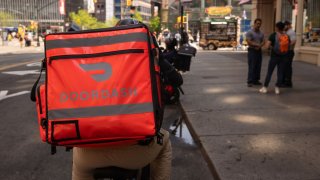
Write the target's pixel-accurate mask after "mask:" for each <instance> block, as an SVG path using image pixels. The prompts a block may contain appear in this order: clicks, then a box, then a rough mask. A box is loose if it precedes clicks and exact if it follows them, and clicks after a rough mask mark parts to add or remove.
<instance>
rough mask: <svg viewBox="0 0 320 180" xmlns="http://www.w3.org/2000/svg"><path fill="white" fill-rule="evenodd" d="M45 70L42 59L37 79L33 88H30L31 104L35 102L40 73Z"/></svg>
mask: <svg viewBox="0 0 320 180" xmlns="http://www.w3.org/2000/svg"><path fill="white" fill-rule="evenodd" d="M45 69H46V63H45V59H42V61H41V69H40V74H39V77H38V79H37V80H36V82H35V83H34V84H33V87H32V90H31V94H30V99H31V101H33V102H35V101H36V88H37V86H38V83H39V81H40V78H41V74H42V71H43V70H45Z"/></svg>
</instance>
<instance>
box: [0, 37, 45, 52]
mask: <svg viewBox="0 0 320 180" xmlns="http://www.w3.org/2000/svg"><path fill="white" fill-rule="evenodd" d="M43 52H44V48H43V43H41V44H40V47H37V46H36V42H32V46H30V47H22V48H21V47H20V43H19V41H18V40H16V39H14V40H13V41H11V42H9V43H8V42H7V44H6V45H2V42H1V41H0V55H1V54H23V53H43Z"/></svg>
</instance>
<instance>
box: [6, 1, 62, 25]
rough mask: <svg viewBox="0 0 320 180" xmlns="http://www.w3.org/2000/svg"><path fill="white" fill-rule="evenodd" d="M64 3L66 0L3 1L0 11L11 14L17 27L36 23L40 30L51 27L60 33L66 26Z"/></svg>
mask: <svg viewBox="0 0 320 180" xmlns="http://www.w3.org/2000/svg"><path fill="white" fill-rule="evenodd" d="M64 3H65V1H64V0H1V1H0V11H2V12H5V13H8V14H10V17H12V22H13V23H12V25H13V26H15V27H17V26H18V25H19V24H21V25H25V26H28V25H30V23H31V22H32V21H35V22H38V24H39V28H40V30H41V29H48V28H50V27H51V28H52V29H57V30H59V31H60V30H61V29H60V28H61V27H62V28H63V26H64V18H65V9H64V5H65V4H64ZM62 6H63V7H62ZM8 21H10V20H8Z"/></svg>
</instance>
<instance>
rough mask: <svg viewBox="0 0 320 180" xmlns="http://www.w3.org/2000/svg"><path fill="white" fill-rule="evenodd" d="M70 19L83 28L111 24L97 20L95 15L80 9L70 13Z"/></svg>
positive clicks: (102, 26)
mask: <svg viewBox="0 0 320 180" xmlns="http://www.w3.org/2000/svg"><path fill="white" fill-rule="evenodd" d="M70 19H71V20H72V21H73V22H75V23H76V24H77V25H79V26H80V27H81V28H83V29H99V28H106V27H110V26H111V24H108V23H103V22H99V21H98V20H97V19H96V18H95V17H92V16H91V15H90V14H89V13H88V12H87V11H85V10H82V9H81V10H79V11H78V13H75V12H72V13H70Z"/></svg>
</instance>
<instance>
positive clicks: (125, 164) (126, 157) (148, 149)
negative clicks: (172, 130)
mask: <svg viewBox="0 0 320 180" xmlns="http://www.w3.org/2000/svg"><path fill="white" fill-rule="evenodd" d="M138 23H140V22H139V21H137V20H134V19H124V20H120V21H119V22H118V23H117V26H124V25H130V24H138ZM155 42H156V41H155ZM154 47H157V46H154ZM161 133H162V134H164V136H163V144H162V145H160V144H158V143H157V141H156V138H155V139H154V140H153V141H151V142H150V143H149V144H147V145H128V146H115V147H110V146H108V147H102V148H82V147H74V148H73V167H72V180H93V170H94V169H96V168H102V167H110V166H114V167H120V168H125V169H140V168H142V167H145V166H146V165H148V164H150V177H151V179H154V180H168V179H170V171H171V158H172V152H171V143H170V140H169V132H168V131H166V130H163V129H161Z"/></svg>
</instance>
